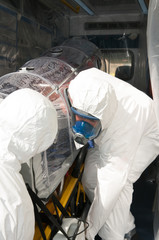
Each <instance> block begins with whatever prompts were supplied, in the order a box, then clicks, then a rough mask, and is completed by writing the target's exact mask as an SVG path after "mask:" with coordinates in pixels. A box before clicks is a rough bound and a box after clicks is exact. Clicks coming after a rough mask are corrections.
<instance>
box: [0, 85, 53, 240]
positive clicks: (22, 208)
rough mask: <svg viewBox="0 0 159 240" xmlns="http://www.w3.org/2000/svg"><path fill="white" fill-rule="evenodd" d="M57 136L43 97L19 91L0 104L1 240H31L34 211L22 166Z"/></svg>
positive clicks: (45, 99)
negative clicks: (21, 172)
mask: <svg viewBox="0 0 159 240" xmlns="http://www.w3.org/2000/svg"><path fill="white" fill-rule="evenodd" d="M56 133H57V114H56V110H55V108H54V107H53V104H52V103H51V102H50V101H49V100H48V99H47V98H46V97H44V96H43V95H42V94H40V93H38V92H36V91H34V90H31V89H21V90H17V91H15V92H13V93H11V94H10V95H9V96H8V97H6V98H5V99H4V100H3V101H2V102H1V104H0V240H32V239H33V236H34V227H35V226H34V225H35V220H34V210H33V204H32V202H31V199H30V196H29V194H28V192H27V189H26V186H25V183H24V181H23V178H22V176H21V174H20V173H19V171H20V169H21V163H29V159H30V158H32V157H33V156H34V155H36V154H38V153H40V152H42V151H44V150H46V149H47V148H48V147H49V146H50V145H51V144H52V143H53V141H54V138H55V136H56Z"/></svg>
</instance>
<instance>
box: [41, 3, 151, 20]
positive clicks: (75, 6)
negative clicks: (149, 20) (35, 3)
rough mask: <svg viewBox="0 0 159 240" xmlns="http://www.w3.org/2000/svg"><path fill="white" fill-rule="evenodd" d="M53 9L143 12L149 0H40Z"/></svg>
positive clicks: (87, 12) (84, 12) (79, 12)
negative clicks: (59, 7) (58, 7)
mask: <svg viewBox="0 0 159 240" xmlns="http://www.w3.org/2000/svg"><path fill="white" fill-rule="evenodd" d="M39 1H40V2H41V3H42V4H44V5H46V6H47V7H49V8H51V9H53V8H54V9H55V7H57V6H61V7H62V8H63V7H64V11H65V13H66V14H67V13H68V14H69V15H70V16H73V15H96V16H100V15H103V14H117V13H142V12H143V11H145V8H147V5H148V0H54V1H53V0H39Z"/></svg>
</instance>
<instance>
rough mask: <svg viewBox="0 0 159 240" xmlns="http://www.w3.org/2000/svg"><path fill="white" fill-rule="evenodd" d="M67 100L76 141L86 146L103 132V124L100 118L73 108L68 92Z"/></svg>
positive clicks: (66, 94)
mask: <svg viewBox="0 0 159 240" xmlns="http://www.w3.org/2000/svg"><path fill="white" fill-rule="evenodd" d="M65 98H66V101H67V104H68V107H69V110H70V113H71V128H72V133H73V138H74V140H75V141H76V142H77V143H79V144H81V145H85V144H87V143H89V145H90V146H91V142H92V141H93V139H95V138H97V137H98V135H99V133H100V131H101V128H102V127H101V122H100V120H99V119H98V118H96V117H94V116H92V115H90V114H88V113H86V112H84V111H82V110H79V109H76V108H74V107H72V105H71V101H70V99H69V97H68V93H67V90H66V91H65Z"/></svg>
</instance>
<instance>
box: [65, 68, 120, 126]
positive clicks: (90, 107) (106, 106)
mask: <svg viewBox="0 0 159 240" xmlns="http://www.w3.org/2000/svg"><path fill="white" fill-rule="evenodd" d="M106 77H109V75H106V74H105V73H104V72H102V71H100V70H98V69H96V68H91V69H87V70H84V71H82V72H80V73H79V74H78V75H77V76H76V77H75V78H74V80H72V81H71V83H70V85H69V88H68V91H69V94H70V97H71V100H72V106H73V107H75V108H77V109H79V110H83V111H85V112H88V113H89V114H91V115H93V116H94V117H96V118H98V119H100V120H101V124H102V128H103V129H104V128H107V127H108V125H109V123H110V122H111V120H112V118H113V116H114V113H115V112H116V109H117V99H116V94H115V91H114V89H113V87H112V85H111V84H110V83H108V82H107V81H106Z"/></svg>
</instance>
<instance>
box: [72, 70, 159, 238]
mask: <svg viewBox="0 0 159 240" xmlns="http://www.w3.org/2000/svg"><path fill="white" fill-rule="evenodd" d="M77 92H78V94H77ZM69 94H70V97H71V99H72V101H73V106H74V107H76V108H77V109H81V110H83V111H86V112H88V113H90V114H92V115H94V116H95V117H97V118H99V119H100V120H101V123H102V132H101V134H100V136H99V137H98V138H97V139H96V144H97V145H98V146H99V152H100V158H99V159H97V186H96V189H95V197H94V200H93V202H92V205H91V208H90V211H89V214H88V218H87V220H88V222H89V224H90V227H89V229H88V231H87V239H89V240H92V239H94V237H95V235H96V234H97V233H98V231H99V230H100V229H101V227H102V226H103V225H104V223H105V222H106V220H107V219H108V217H109V215H110V213H111V211H112V209H113V208H114V206H115V204H116V201H117V200H118V198H119V196H120V193H121V192H122V189H123V188H124V186H125V185H126V182H127V181H131V182H134V181H136V180H137V178H138V177H139V176H140V174H141V172H142V171H143V170H144V169H145V168H146V167H147V166H148V165H149V164H150V162H151V161H153V160H154V158H155V156H156V155H157V154H158V152H159V148H156V149H155V152H153V153H152V156H151V159H148V160H147V161H146V162H145V161H144V160H145V159H141V160H140V159H138V160H139V161H140V163H139V169H136V170H135V171H136V172H135V171H134V172H133V173H131V179H129V174H130V172H131V168H132V167H133V164H134V159H135V155H136V152H137V150H138V146H139V144H140V141H141V139H142V138H144V135H145V136H146V135H147V134H149V131H151V129H152V128H154V129H155V131H154V136H153V137H154V139H157V141H158V139H159V138H158V132H157V131H158V129H157V126H156V117H155V115H154V110H153V101H152V100H151V99H150V98H149V97H148V96H146V94H144V93H142V92H140V91H139V90H137V89H135V88H134V87H132V86H131V85H129V84H127V83H125V82H123V81H121V80H119V79H116V78H114V77H112V76H110V75H108V74H106V73H104V72H102V71H100V70H98V69H94V68H93V69H89V70H85V71H83V72H81V73H79V74H78V76H77V77H76V78H75V79H74V80H73V81H72V82H71V84H70V86H69ZM155 132H156V133H155ZM155 134H156V135H155ZM150 151H151V150H150ZM145 157H146V156H145ZM153 157H154V158H153ZM87 176H88V178H89V176H91V172H90V173H89V172H88V173H87ZM131 197H132V196H130V198H131ZM125 228H126V227H125Z"/></svg>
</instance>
